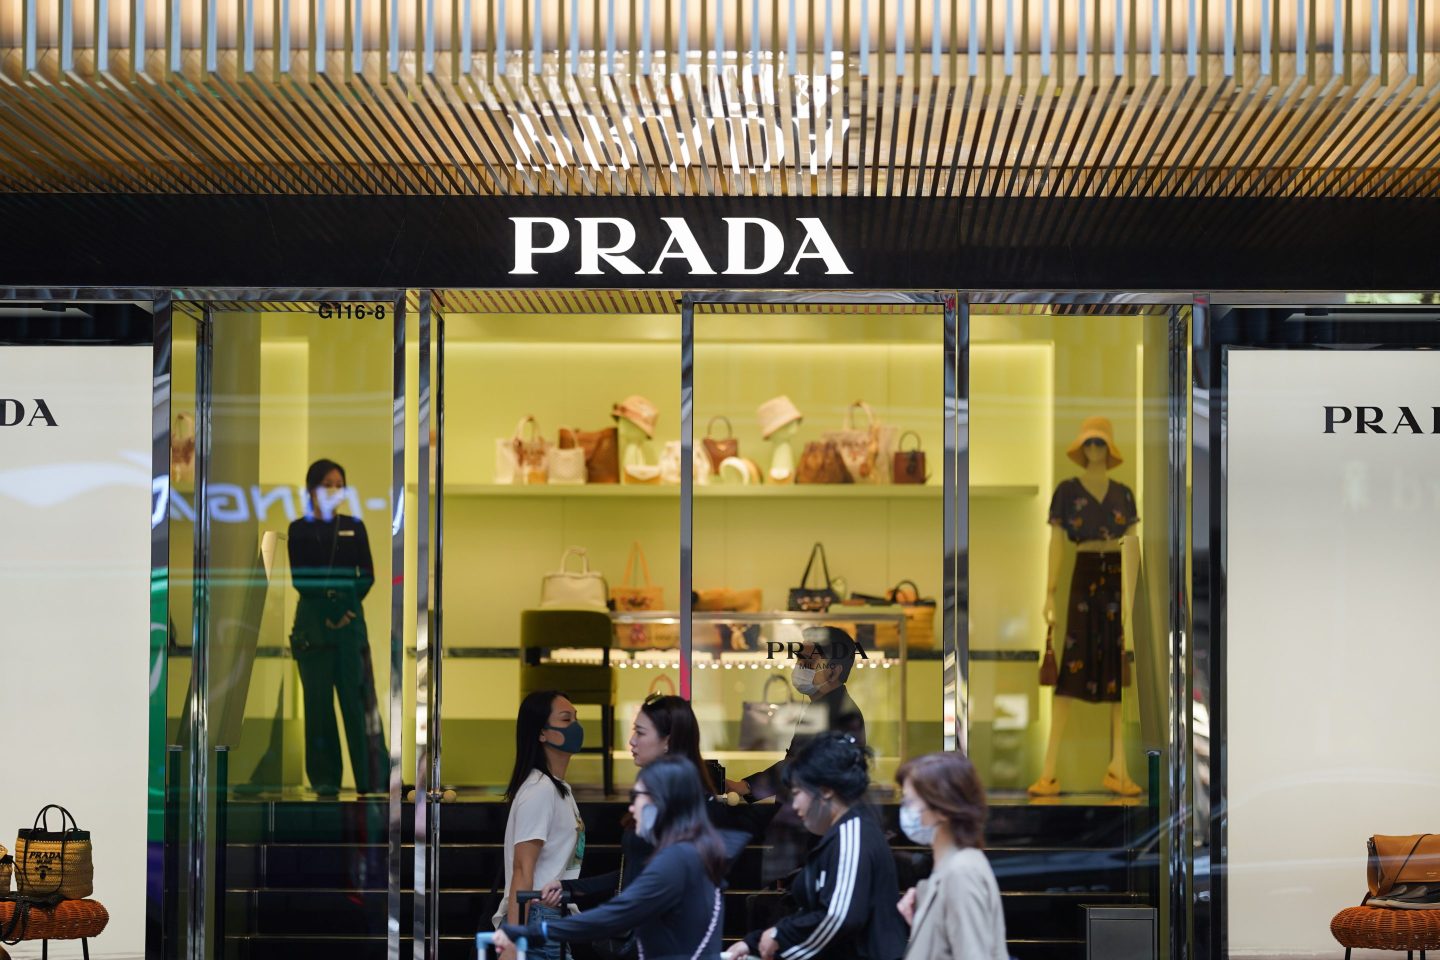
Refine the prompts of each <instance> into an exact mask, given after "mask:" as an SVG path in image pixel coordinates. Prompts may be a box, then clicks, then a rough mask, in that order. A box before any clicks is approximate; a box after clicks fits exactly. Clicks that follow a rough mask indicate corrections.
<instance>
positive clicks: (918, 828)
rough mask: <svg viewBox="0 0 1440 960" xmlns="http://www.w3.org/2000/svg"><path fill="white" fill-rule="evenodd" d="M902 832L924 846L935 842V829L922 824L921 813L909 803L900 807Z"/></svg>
mask: <svg viewBox="0 0 1440 960" xmlns="http://www.w3.org/2000/svg"><path fill="white" fill-rule="evenodd" d="M900 832H901V833H903V834H905V836H907V837H909V838H910V839H911V840H914V841H915V842H916V843H918V844H921V845H922V846H926V847H928V846H930V844H931V843H933V842H934V841H935V828H934V827H927V826H926V825H925V824H923V823H921V822H920V811H919V810H916V809H915V808H914V807H912V806H911V805H910V804H908V803H902V804H901V805H900Z"/></svg>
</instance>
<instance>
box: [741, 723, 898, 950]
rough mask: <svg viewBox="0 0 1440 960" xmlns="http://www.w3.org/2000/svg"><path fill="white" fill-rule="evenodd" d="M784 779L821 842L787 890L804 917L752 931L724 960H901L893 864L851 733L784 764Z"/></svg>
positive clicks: (816, 743) (833, 736) (821, 740)
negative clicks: (753, 959) (868, 800)
mask: <svg viewBox="0 0 1440 960" xmlns="http://www.w3.org/2000/svg"><path fill="white" fill-rule="evenodd" d="M784 781H785V787H786V788H787V789H789V790H791V791H792V793H791V797H790V804H791V806H792V808H793V809H794V811H795V813H796V814H797V815H798V816H799V817H800V820H801V822H802V823H804V824H805V828H806V829H807V830H809V831H810V832H811V833H812V834H815V835H816V836H818V837H819V838H820V841H819V842H818V843H817V844H815V846H814V848H813V849H812V850H811V851H810V855H809V857H808V858H807V859H806V861H805V867H804V869H802V870H801V872H800V875H799V876H798V877H797V878H796V880H795V883H794V885H793V886H792V887H791V888H790V892H791V893H792V894H793V895H794V896H795V899H796V900H798V901H799V903H800V911H799V912H798V913H795V914H792V915H790V916H788V917H785V918H783V919H781V920H780V921H779V922H778V923H776V924H775V925H774V926H773V927H770V928H769V929H767V930H756V931H754V932H753V933H751V934H750V935H748V936H747V937H746V938H745V939H744V940H743V941H741V942H740V943H737V944H735V946H733V947H731V948H730V949H729V950H728V951H727V952H726V957H727V958H728V960H738V958H740V957H746V956H749V955H751V954H755V955H758V956H759V957H760V958H761V960H774V958H776V957H783V958H784V960H900V958H901V957H902V956H903V955H904V953H905V941H906V939H907V936H906V930H905V926H904V924H903V923H902V922H901V920H900V915H899V913H898V912H897V911H896V909H895V907H894V904H895V903H896V902H897V901H898V900H899V899H900V890H899V887H898V884H897V882H896V879H895V859H894V856H893V855H892V854H891V852H890V844H889V842H888V841H887V840H886V839H885V833H884V831H882V830H881V829H880V824H879V823H878V822H877V821H876V819H875V817H874V816H872V815H871V814H870V813H869V812H868V811H867V810H866V809H865V807H864V803H863V801H864V798H865V792H866V790H868V789H869V787H870V773H869V770H868V767H867V757H866V753H865V751H864V750H863V749H862V748H861V747H860V745H859V744H857V743H856V742H855V738H854V737H851V736H850V735H848V734H844V733H833V732H832V733H824V734H821V735H820V736H818V737H816V738H815V739H814V740H811V741H810V743H809V744H807V745H806V746H805V748H804V749H802V750H801V751H800V754H799V756H797V757H795V759H794V760H793V762H791V763H790V764H789V765H787V766H786V768H785V773H784Z"/></svg>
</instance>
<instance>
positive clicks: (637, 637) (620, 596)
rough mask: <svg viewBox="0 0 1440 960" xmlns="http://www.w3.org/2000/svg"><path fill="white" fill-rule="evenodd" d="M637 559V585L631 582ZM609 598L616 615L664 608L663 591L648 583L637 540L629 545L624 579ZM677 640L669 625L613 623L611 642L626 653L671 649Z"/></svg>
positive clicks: (676, 629)
mask: <svg viewBox="0 0 1440 960" xmlns="http://www.w3.org/2000/svg"><path fill="white" fill-rule="evenodd" d="M637 559H638V560H639V561H640V563H639V571H640V577H641V581H642V582H641V583H638V584H637V583H635V571H636V563H635V561H636V560H637ZM610 599H611V600H613V601H614V603H615V612H616V613H650V612H653V611H656V610H663V609H665V591H664V588H662V587H660V586H658V585H657V584H653V583H651V582H650V564H649V562H647V561H646V559H645V551H644V549H643V548H642V547H641V546H640V542H639V541H638V540H637V541H636V542H635V543H633V544H631V545H630V556H629V557H628V558H626V560H625V576H624V577H623V578H622V579H621V581H620V584H619V586H614V587H611V588H610ZM679 640H680V634H679V629H678V628H677V627H675V626H671V625H669V624H652V623H617V624H615V642H616V643H618V644H619V645H620V646H621V647H622V648H624V649H627V650H648V649H652V648H655V647H665V648H668V647H673V646H675V644H676V643H678V642H679Z"/></svg>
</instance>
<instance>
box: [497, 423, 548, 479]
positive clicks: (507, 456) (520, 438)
mask: <svg viewBox="0 0 1440 960" xmlns="http://www.w3.org/2000/svg"><path fill="white" fill-rule="evenodd" d="M527 426H528V427H529V433H528V435H527V433H526V427H527ZM549 449H550V442H549V441H548V440H546V439H545V438H544V437H542V436H540V427H539V426H538V425H537V424H536V423H535V418H534V417H530V416H525V417H521V418H520V422H519V423H517V424H515V434H514V436H511V437H501V438H500V439H498V440H496V441H495V482H496V483H498V484H522V485H523V484H534V483H545V482H546V479H547V478H548V475H549V463H548V457H547V456H546V454H547V452H548V451H549Z"/></svg>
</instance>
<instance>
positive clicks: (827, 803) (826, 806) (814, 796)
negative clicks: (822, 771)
mask: <svg viewBox="0 0 1440 960" xmlns="http://www.w3.org/2000/svg"><path fill="white" fill-rule="evenodd" d="M806 793H809V794H810V809H809V811H808V812H807V813H806V814H805V816H804V817H803V818H802V819H801V822H802V823H804V824H805V829H806V830H809V831H810V832H811V833H813V834H815V836H817V837H823V836H824V835H825V831H826V830H829V829H830V807H831V805H832V804H833V803H834V801H833V800H832V799H831V798H829V797H826V796H825V795H824V794H822V793H820V792H819V791H816V790H807V791H806Z"/></svg>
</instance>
